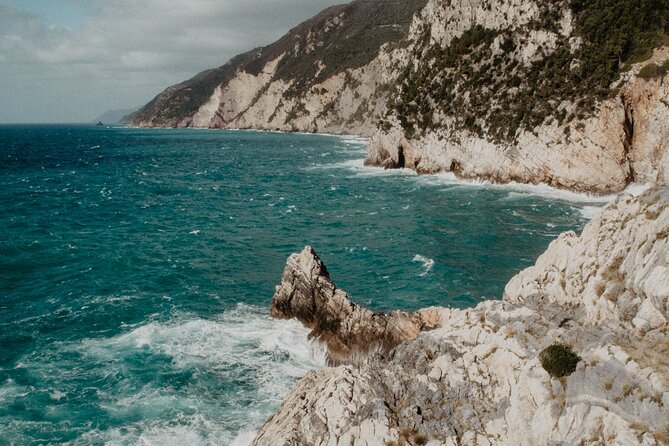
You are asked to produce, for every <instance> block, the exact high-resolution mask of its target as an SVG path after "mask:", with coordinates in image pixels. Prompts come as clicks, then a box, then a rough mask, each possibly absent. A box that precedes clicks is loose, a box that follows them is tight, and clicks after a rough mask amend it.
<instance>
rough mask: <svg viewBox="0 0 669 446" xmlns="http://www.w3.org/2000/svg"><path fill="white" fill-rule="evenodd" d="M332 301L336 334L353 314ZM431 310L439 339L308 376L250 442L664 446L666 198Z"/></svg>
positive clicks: (667, 391)
mask: <svg viewBox="0 0 669 446" xmlns="http://www.w3.org/2000/svg"><path fill="white" fill-rule="evenodd" d="M300 256H301V257H302V260H301V262H302V264H304V265H307V264H311V265H313V264H320V260H318V259H317V257H315V254H314V253H313V251H311V250H306V251H304V252H303V253H302V254H301V255H300ZM292 259H293V260H291V261H289V265H288V266H287V268H286V271H287V274H289V275H290V274H291V273H289V271H295V270H296V269H295V264H294V261H295V259H296V258H292ZM291 262H292V263H293V264H292V265H291ZM300 269H301V268H297V270H300ZM302 269H303V268H302ZM307 269H308V270H309V271H315V270H314V269H313V268H307ZM316 275H319V274H316ZM285 278H286V276H284V280H283V281H282V286H281V287H280V288H279V289H278V294H281V295H283V294H284V292H283V291H287V294H288V295H291V294H292V295H293V296H296V295H300V296H312V295H321V294H319V293H321V291H320V288H321V287H320V286H318V285H316V284H317V283H319V281H318V280H316V281H300V283H302V284H307V283H312V285H314V287H313V288H309V287H306V288H304V287H302V288H300V289H299V291H296V288H295V287H292V286H287V284H286V281H285ZM327 280H328V283H330V282H329V279H327ZM288 282H289V283H294V281H292V280H289V281H288ZM332 286H333V285H332ZM333 287H334V286H333ZM298 288H299V287H298ZM282 290H283V291H282ZM337 293H339V297H338V298H336V299H334V300H335V301H336V302H337V303H336V304H335V305H333V306H331V310H332V309H334V308H341V309H342V310H338V311H335V312H336V313H339V314H342V315H344V317H343V319H342V324H340V326H345V325H346V321H347V320H348V319H347V317H348V316H346V315H348V314H351V312H350V311H348V310H347V309H346V308H350V306H353V304H351V303H347V302H346V299H345V297H344V295H343V292H341V291H339V290H338V291H337V292H335V293H334V294H337ZM326 294H328V295H330V296H332V293H326ZM329 299H332V297H330V298H329ZM324 306H327V305H324V304H323V303H322V304H321V305H320V307H321V308H323V307H324ZM317 311H318V310H317ZM356 311H359V310H356ZM431 311H436V310H435V309H433V310H431ZM439 311H440V314H441V317H442V320H441V324H440V327H439V328H436V329H434V330H431V331H427V332H423V333H420V334H418V335H417V336H416V337H415V339H413V340H410V341H408V342H405V343H402V344H400V345H399V346H397V347H396V348H395V349H393V350H391V351H390V352H389V353H388V354H376V355H374V354H372V355H370V356H369V358H368V359H367V360H366V361H364V362H362V363H359V365H358V366H356V367H350V366H340V367H336V368H327V369H325V370H321V371H316V372H311V373H310V374H309V375H307V376H306V377H305V378H304V379H302V381H300V383H298V385H297V386H296V387H295V388H294V389H293V390H292V391H291V392H290V393H289V394H288V395H287V396H286V398H285V400H284V402H283V404H282V405H281V407H280V408H279V410H278V411H277V412H276V414H275V415H274V416H272V417H271V418H270V419H269V420H268V421H267V423H266V424H265V426H263V428H262V429H261V430H260V432H259V433H258V436H257V437H256V439H255V441H254V444H255V445H287V444H291V445H298V444H299V445H301V444H304V445H350V444H366V445H387V444H430V445H437V444H447V445H465V444H472V445H474V444H479V445H480V444H564V445H572V444H601V445H614V444H619V445H631V444H646V445H655V444H667V443H669V359H668V358H669V331H668V328H669V324H668V321H669V189H667V188H666V187H665V188H656V189H653V190H651V191H649V192H647V193H645V194H644V195H643V196H641V197H639V198H633V197H631V196H629V195H623V196H621V197H620V198H619V199H618V200H617V201H615V202H614V203H612V204H611V205H609V206H608V207H606V208H605V209H604V211H603V212H602V213H601V215H599V216H598V217H595V218H594V219H593V221H592V222H590V223H589V224H588V225H587V227H586V228H585V229H584V231H583V234H582V235H581V236H580V237H578V236H576V235H575V234H574V233H566V234H563V235H562V236H560V237H559V238H558V239H557V240H555V241H554V242H553V243H552V244H551V245H550V247H549V248H548V250H547V251H546V253H545V254H543V255H542V256H541V257H540V258H539V260H538V261H537V263H536V265H535V266H533V267H531V268H528V269H527V270H525V271H523V272H521V273H520V274H518V275H517V276H516V277H515V278H513V279H512V280H511V281H510V282H509V284H508V285H507V287H506V290H505V294H504V297H503V300H501V301H488V302H484V303H481V304H480V305H478V306H477V307H476V308H473V309H467V310H457V309H445V308H444V309H441V310H439ZM328 314H332V313H331V312H330V313H328ZM357 321H358V322H359V323H360V321H361V319H357ZM364 323H365V322H364V321H363V322H362V324H364ZM333 330H334V332H337V330H336V329H333ZM344 333H346V330H344ZM553 344H563V345H569V346H570V347H571V348H572V349H573V351H574V352H575V353H576V354H577V355H578V356H579V358H578V363H577V364H576V365H575V368H574V369H572V370H570V372H571V373H567V374H565V376H562V377H559V376H558V377H553V376H552V375H550V374H549V373H548V372H547V371H546V368H544V366H543V365H542V359H541V356H542V355H540V352H542V351H544V349H545V348H546V347H548V346H550V345H553Z"/></svg>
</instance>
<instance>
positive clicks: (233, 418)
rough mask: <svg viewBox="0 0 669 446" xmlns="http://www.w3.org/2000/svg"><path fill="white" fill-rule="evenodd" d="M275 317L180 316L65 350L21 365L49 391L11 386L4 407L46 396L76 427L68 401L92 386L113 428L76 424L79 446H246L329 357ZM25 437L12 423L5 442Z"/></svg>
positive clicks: (239, 309)
mask: <svg viewBox="0 0 669 446" xmlns="http://www.w3.org/2000/svg"><path fill="white" fill-rule="evenodd" d="M267 313H268V311H267V308H261V307H255V306H250V305H244V304H238V305H237V306H236V308H234V309H232V310H231V311H227V312H225V313H224V314H222V315H221V316H220V317H215V318H211V319H204V318H197V317H193V316H191V315H188V314H177V315H175V317H174V318H173V319H171V320H169V321H151V322H147V323H144V324H142V325H139V326H132V327H128V328H127V331H126V332H124V333H121V334H118V335H116V336H112V337H107V338H95V339H93V338H89V339H85V340H82V341H78V342H71V343H58V344H55V345H54V346H53V348H51V349H49V350H48V351H44V352H42V353H41V354H39V355H31V356H28V357H26V358H23V360H22V362H21V367H23V368H25V369H26V370H31V371H32V372H31V373H33V374H34V375H35V376H38V377H39V380H40V382H42V383H44V385H43V389H37V388H32V387H26V386H22V385H17V384H15V383H13V382H5V383H4V384H3V385H2V386H0V402H3V404H12V403H13V402H14V401H16V400H20V399H22V398H26V397H29V398H35V397H36V396H32V397H31V396H30V395H31V394H33V395H36V394H35V392H42V393H44V396H45V397H46V398H48V399H49V400H50V401H51V402H52V404H65V406H59V407H61V411H62V412H63V420H70V416H69V415H67V413H68V410H66V409H67V407H68V406H67V405H68V404H69V400H70V399H71V398H72V397H73V396H76V395H78V393H79V392H80V390H78V389H80V388H81V387H80V386H83V387H84V388H89V389H94V394H95V398H94V401H95V403H94V404H95V405H94V408H92V410H95V411H97V412H99V413H100V414H104V415H97V416H96V418H98V419H102V420H104V419H105V418H106V419H109V420H113V422H112V423H111V424H110V427H108V428H104V429H102V428H99V429H93V430H90V429H87V428H86V427H85V426H79V427H76V426H73V427H72V429H75V430H77V431H78V438H77V439H76V440H73V441H71V442H70V443H69V444H72V445H80V444H90V443H96V444H97V443H104V444H110V445H116V444H118V445H120V444H145V445H158V446H164V445H170V444H175V445H177V444H179V445H181V444H189V445H200V444H201V445H204V444H236V445H242V444H248V442H250V440H251V439H252V438H253V435H254V429H257V428H259V427H260V426H261V425H262V423H263V422H264V421H265V420H266V419H267V417H268V416H269V415H270V414H271V412H272V411H273V410H274V409H275V408H276V407H277V406H278V405H279V404H280V402H281V400H282V398H283V396H284V395H285V394H286V393H287V392H288V391H289V390H290V388H291V387H292V386H293V385H294V384H295V382H296V381H297V380H298V379H299V378H301V377H302V376H304V375H305V374H306V373H307V372H308V371H310V370H314V369H318V368H322V367H324V366H325V350H324V349H323V347H322V346H321V345H320V344H318V343H315V342H313V341H310V340H309V339H308V330H307V329H305V328H304V327H303V326H302V325H301V324H300V323H299V322H297V321H295V320H288V321H281V320H274V319H271V318H270V317H269V316H268V314H267ZM86 381H87V382H88V383H89V384H83V382H86ZM231 383H235V384H231ZM39 398H42V397H39ZM68 422H71V420H70V421H68ZM81 422H82V423H83V422H84V420H81ZM17 423H19V424H20V423H21V422H20V421H17ZM26 430H28V429H27V426H25V425H14V426H5V427H4V428H0V437H2V436H6V438H11V437H12V436H15V435H16V434H17V433H18V432H25V431H26Z"/></svg>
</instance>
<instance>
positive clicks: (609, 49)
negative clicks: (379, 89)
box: [367, 0, 669, 192]
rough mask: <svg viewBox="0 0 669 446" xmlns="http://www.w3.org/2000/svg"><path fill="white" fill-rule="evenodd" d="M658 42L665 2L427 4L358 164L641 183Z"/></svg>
mask: <svg viewBox="0 0 669 446" xmlns="http://www.w3.org/2000/svg"><path fill="white" fill-rule="evenodd" d="M668 34H669V1H667V0H658V1H643V2H634V1H632V0H578V1H576V0H571V1H566V0H552V1H547V2H535V1H528V0H495V1H493V0H459V1H452V2H443V1H440V0H431V1H430V2H429V3H428V5H427V6H426V8H425V9H424V10H423V11H422V12H421V13H420V14H419V16H418V17H417V18H416V21H415V23H414V26H413V27H412V32H411V35H410V37H409V41H410V45H409V50H408V54H409V55H408V56H407V59H408V60H409V63H408V64H407V65H406V68H405V69H404V71H403V73H402V74H401V75H400V77H399V78H398V80H397V82H396V83H395V87H396V88H395V90H394V92H393V95H392V98H391V105H390V107H389V110H390V111H389V113H388V115H387V117H386V118H385V119H384V122H383V123H382V125H381V126H380V129H379V131H378V132H377V134H376V135H375V137H374V139H373V142H372V144H371V147H370V152H369V155H368V157H367V164H370V165H381V166H385V167H409V168H412V169H415V170H417V171H419V172H422V173H433V172H439V171H451V172H454V173H455V174H456V175H458V176H461V177H465V178H485V179H493V180H495V181H498V182H509V181H518V182H529V183H538V182H542V183H547V184H551V185H554V186H557V187H562V188H569V189H575V190H582V191H593V192H608V191H619V190H621V189H623V188H624V187H625V186H626V185H628V184H629V183H631V182H653V181H655V180H657V179H658V177H660V176H662V175H665V172H666V171H667V168H666V165H667V163H668V160H667V155H666V154H667V152H668V151H667V147H668V145H669V83H667V82H666V73H667V67H669V62H668V61H669V48H668V47H666V46H663V45H666V44H667V42H668V41H669V39H668V38H667V35H668ZM653 50H655V51H653ZM644 59H645V60H644ZM640 60H644V62H641V63H635V62H637V61H640ZM651 64H653V65H651ZM649 66H655V67H657V69H655V70H648V69H647V68H645V67H649ZM660 67H663V68H661V69H660Z"/></svg>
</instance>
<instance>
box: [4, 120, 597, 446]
mask: <svg viewBox="0 0 669 446" xmlns="http://www.w3.org/2000/svg"><path fill="white" fill-rule="evenodd" d="M363 157H364V145H363V143H362V142H361V141H359V140H355V139H346V138H337V137H328V136H318V135H298V134H274V133H259V132H234V131H204V130H200V131H196V130H136V129H125V128H101V127H83V126H82V127H77V126H70V127H64V126H60V127H58V126H24V127H0V160H1V162H0V174H1V175H0V209H2V213H1V214H0V439H1V440H2V441H0V443H12V442H13V443H15V444H46V443H61V442H69V443H71V444H91V443H92V444H102V443H108V444H136V443H138V442H143V443H144V444H161V445H164V444H245V443H248V441H249V439H250V438H251V437H252V435H253V432H254V430H255V429H257V428H258V426H259V425H261V424H262V423H263V421H264V420H265V419H266V417H267V416H268V415H269V414H270V413H271V412H272V410H273V409H275V408H276V406H277V405H278V404H279V402H280V401H281V398H282V396H283V395H284V394H285V393H286V392H287V390H288V389H289V388H290V387H291V386H292V385H293V384H294V382H295V381H296V380H297V379H298V378H299V377H300V376H302V375H303V374H304V373H306V371H308V370H310V369H313V368H317V367H321V366H322V364H323V358H322V356H323V355H322V351H321V350H320V348H319V347H318V346H317V345H312V344H309V343H308V342H307V340H306V331H305V330H304V329H303V328H302V327H301V326H300V325H299V324H297V323H295V322H291V321H272V320H270V319H269V317H268V316H267V312H268V307H269V303H270V300H271V296H272V293H273V290H274V286H275V285H276V284H277V283H278V282H279V279H280V276H281V272H282V269H283V265H284V261H285V259H286V257H287V256H288V255H289V254H290V253H292V252H295V251H299V250H300V249H301V248H302V247H303V246H304V245H305V244H311V245H313V246H314V247H315V248H316V249H317V251H318V252H319V254H320V255H321V257H322V258H323V259H324V261H325V262H326V264H327V265H328V269H329V270H330V273H331V275H332V277H333V279H334V280H335V282H336V283H337V284H338V285H339V286H340V287H342V288H343V289H345V290H347V291H349V292H350V293H351V294H352V296H353V297H354V299H355V300H356V301H357V302H359V303H361V304H363V305H365V306H368V307H371V308H373V309H376V310H387V309H395V308H403V309H418V308H422V307H425V306H429V305H444V306H457V307H465V306H472V305H475V304H476V303H478V302H480V301H481V300H483V299H490V298H499V297H500V296H501V294H502V291H503V287H504V284H505V283H506V281H507V280H508V279H509V278H510V277H512V276H513V275H514V274H515V273H516V272H517V271H518V270H520V269H522V268H523V267H526V266H529V265H531V264H532V263H534V260H535V259H536V257H537V256H538V255H539V254H540V253H541V252H542V251H543V250H545V248H546V247H547V245H548V243H549V242H550V240H551V239H553V238H554V237H555V236H556V235H557V234H558V233H560V232H562V231H565V230H571V229H574V230H579V229H580V228H581V227H582V225H583V224H584V222H585V217H584V212H583V210H584V208H585V209H586V210H587V209H588V208H587V206H589V205H590V204H589V203H588V199H580V198H578V197H577V196H570V195H569V194H552V193H551V194H549V195H545V194H544V193H546V192H547V190H543V189H540V188H522V187H494V186H485V185H467V184H462V183H458V182H457V181H454V180H453V179H451V178H450V177H448V176H431V177H418V176H416V175H414V174H412V173H411V172H404V171H389V172H386V171H382V170H379V169H372V168H365V167H363V166H362V161H361V159H362V158H363ZM565 198H568V199H570V200H574V199H576V200H577V201H566V200H565Z"/></svg>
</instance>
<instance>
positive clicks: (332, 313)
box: [270, 246, 442, 365]
mask: <svg viewBox="0 0 669 446" xmlns="http://www.w3.org/2000/svg"><path fill="white" fill-rule="evenodd" d="M270 314H271V315H272V317H275V318H279V319H291V318H296V319H298V320H299V321H300V322H302V323H303V324H304V325H305V326H306V327H308V328H311V337H313V338H317V339H319V340H320V341H322V342H324V343H325V344H326V345H327V347H328V362H329V364H331V365H337V364H358V363H360V362H361V361H363V360H364V359H366V358H367V357H368V356H369V354H370V353H371V352H380V353H381V354H385V353H387V352H389V351H390V349H392V348H393V347H396V346H397V345H398V344H400V343H402V342H405V341H410V340H412V339H414V338H415V337H416V336H418V333H420V332H421V331H424V330H432V329H434V328H437V327H439V326H440V325H441V320H442V313H441V309H438V308H428V309H425V310H421V311H418V312H415V313H407V312H405V311H393V312H392V313H389V314H382V313H373V312H372V311H369V310H368V309H366V308H363V307H360V306H359V305H356V304H355V303H353V302H351V300H350V299H349V297H348V295H347V294H346V293H345V292H344V291H342V290H340V289H338V288H337V287H336V286H335V284H334V283H333V282H332V281H331V280H330V276H329V274H328V272H327V270H326V268H325V265H323V262H322V261H321V260H320V259H319V258H318V256H317V255H316V252H315V251H314V250H313V249H312V248H311V247H309V246H307V247H306V248H304V250H303V251H302V252H301V253H300V254H293V255H291V256H290V257H289V258H288V261H287V262H286V268H285V270H284V272H283V276H282V278H281V285H279V286H277V289H276V293H275V294H274V298H273V299H272V306H271V308H270Z"/></svg>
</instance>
